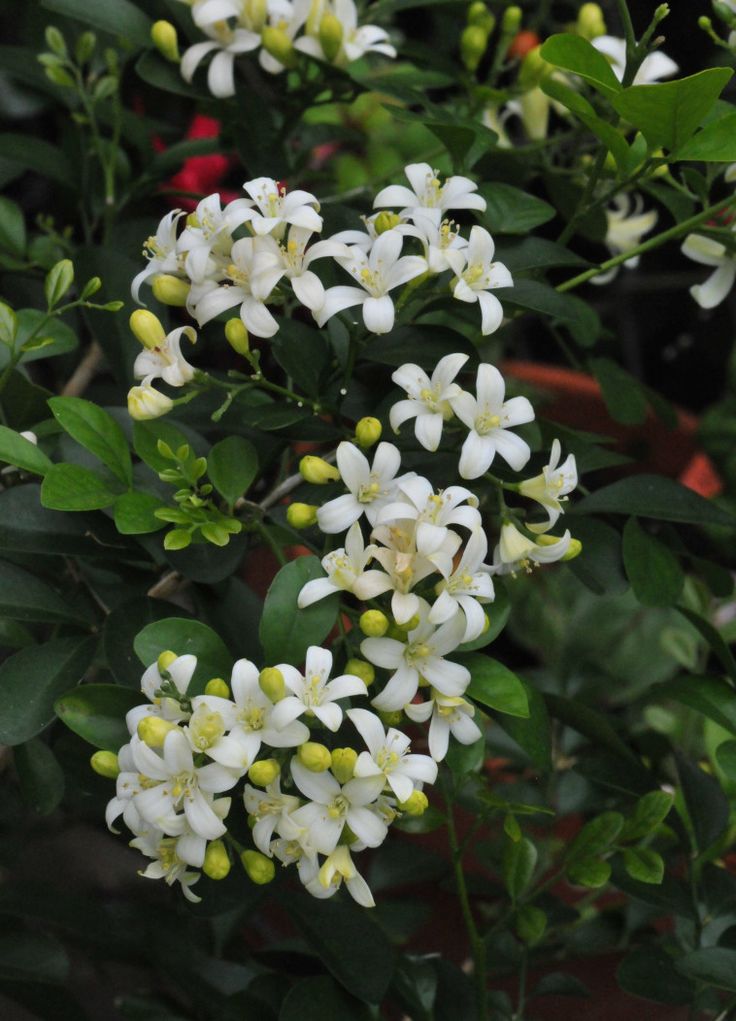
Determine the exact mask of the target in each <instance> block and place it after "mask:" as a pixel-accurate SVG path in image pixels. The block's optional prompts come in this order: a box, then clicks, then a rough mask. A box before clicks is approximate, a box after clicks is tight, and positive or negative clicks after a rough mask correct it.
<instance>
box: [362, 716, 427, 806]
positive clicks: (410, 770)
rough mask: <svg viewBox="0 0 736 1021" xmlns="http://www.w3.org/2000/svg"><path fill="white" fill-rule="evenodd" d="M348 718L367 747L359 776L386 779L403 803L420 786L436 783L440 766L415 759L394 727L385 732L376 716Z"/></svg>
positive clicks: (423, 758)
mask: <svg viewBox="0 0 736 1021" xmlns="http://www.w3.org/2000/svg"><path fill="white" fill-rule="evenodd" d="M347 715H348V716H349V717H350V720H351V722H352V723H353V725H354V726H355V729H356V730H357V731H358V733H359V734H360V736H361V737H362V738H363V740H364V741H365V743H366V746H367V748H368V751H367V752H361V753H360V755H359V756H358V760H357V762H356V763H355V775H356V776H359V777H360V776H363V777H368V776H382V777H384V779H385V781H386V783H387V784H388V786H389V787H390V788H391V790H392V791H393V792H394V794H395V795H396V797H397V798H398V799H399V801H408V800H409V798H410V797H411V795H412V794H413V792H414V788H415V786H416V785H417V784H424V783H434V782H435V780H436V779H437V765H436V763H434V762H433V761H432V759H430V757H429V756H428V755H412V754H410V752H409V747H410V744H411V742H410V740H409V738H408V737H407V735H406V734H404V733H402V732H401V731H400V730H396V729H395V728H394V727H389V729H388V731H384V729H383V724H382V723H381V721H380V720H379V718H378V717H377V716H376V715H375V713H371V712H369V711H368V710H367V709H348V712H347Z"/></svg>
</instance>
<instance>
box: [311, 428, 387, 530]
mask: <svg viewBox="0 0 736 1021" xmlns="http://www.w3.org/2000/svg"><path fill="white" fill-rule="evenodd" d="M336 460H337V467H338V469H339V471H340V476H341V478H342V481H343V482H344V483H345V485H346V486H347V488H348V489H349V490H350V492H349V493H346V494H345V495H344V496H338V497H337V498H336V499H335V500H330V501H329V502H328V503H326V504H323V506H322V507H320V508H319V510H318V511H317V523H318V524H319V527H320V528H321V530H322V531H323V532H327V533H328V534H332V535H334V534H335V533H337V532H344V531H346V530H347V529H348V528H350V526H351V525H352V524H353V523H354V522H356V521H357V520H358V519H359V518H360V516H361V515H362V514H363V513H365V516H366V517H367V518H368V521H369V522H370V523H371V524H372V525H374V524H375V523H376V520H377V518H378V514H379V512H380V510H381V508H382V507H383V506H384V505H385V504H386V503H388V502H389V500H392V499H393V498H394V495H395V493H396V484H397V481H398V480H397V479H396V473H397V472H398V470H399V468H400V467H401V454H400V453H399V451H398V449H397V448H396V447H395V446H394V445H393V444H392V443H379V444H378V446H377V447H376V453H375V456H374V458H373V465H372V466H371V465H370V464H369V463H368V459H367V457H366V456H365V454H363V453H362V452H361V451H360V450H358V448H357V447H356V446H355V444H353V443H347V442H346V441H343V442H342V443H341V444H340V445H339V446H338V448H337V458H336Z"/></svg>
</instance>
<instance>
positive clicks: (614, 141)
mask: <svg viewBox="0 0 736 1021" xmlns="http://www.w3.org/2000/svg"><path fill="white" fill-rule="evenodd" d="M540 88H541V89H542V91H543V92H544V93H546V95H548V96H549V97H550V98H551V99H554V100H555V101H556V102H558V103H562V105H563V106H565V107H567V109H568V110H570V111H571V112H572V113H574V114H575V116H576V117H577V118H578V120H580V121H582V122H583V124H584V125H585V126H586V127H587V128H588V130H589V131H592V133H593V134H594V135H595V136H596V138H598V139H600V141H601V142H603V144H604V145H605V147H606V149H607V150H608V151H609V152H610V153H611V154H612V155H613V158H614V159H615V160H616V166H617V167H618V169H619V171H620V172H621V173H622V174H624V173H626V171H627V169H628V165H629V159H630V155H631V154H630V150H629V147H628V145H627V144H626V139H625V138H624V136H623V135H622V134H621V132H620V131H618V130H617V129H616V128H615V127H614V126H613V125H612V124H610V123H609V122H608V121H604V120H603V119H602V118H601V117H599V116H598V115H597V113H596V112H595V109H594V108H593V106H592V105H591V104H590V103H589V102H588V100H587V99H585V97H584V96H582V95H581V94H580V93H579V92H576V91H575V89H571V88H570V87H569V86H568V85H564V84H563V83H562V82H560V81H558V80H557V79H556V78H545V79H543V80H542V81H541V82H540Z"/></svg>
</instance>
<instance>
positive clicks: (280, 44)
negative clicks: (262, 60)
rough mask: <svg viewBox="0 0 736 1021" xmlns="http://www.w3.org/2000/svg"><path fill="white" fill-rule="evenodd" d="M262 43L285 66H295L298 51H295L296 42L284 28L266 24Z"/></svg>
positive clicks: (262, 33) (262, 32) (267, 51)
mask: <svg viewBox="0 0 736 1021" xmlns="http://www.w3.org/2000/svg"><path fill="white" fill-rule="evenodd" d="M261 43H262V44H263V48H264V50H265V51H266V53H270V54H271V56H272V57H274V59H276V60H278V61H279V63H281V64H283V65H284V67H294V66H295V64H296V53H295V51H294V44H293V43H292V41H291V39H290V38H289V35H288V33H287V32H285V31H284V29H283V28H275V27H274V26H273V25H265V26H264V27H263V29H262V30H261Z"/></svg>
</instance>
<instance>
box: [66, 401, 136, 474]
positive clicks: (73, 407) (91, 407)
mask: <svg viewBox="0 0 736 1021" xmlns="http://www.w3.org/2000/svg"><path fill="white" fill-rule="evenodd" d="M49 407H50V408H51V411H52V413H53V415H54V418H55V419H56V421H57V422H58V423H59V425H60V426H61V427H62V429H64V431H65V432H68V433H69V435H70V436H71V437H72V438H73V439H75V440H76V441H77V443H81V444H82V446H83V447H85V448H86V449H87V450H89V451H90V453H92V454H94V455H95V457H97V458H99V460H100V461H102V463H103V464H104V465H106V466H107V467H108V468H109V469H110V471H111V472H112V473H113V474H114V475H116V476H117V477H118V478H119V479H120V481H121V482H123V483H125V484H126V485H127V486H130V485H132V482H133V465H132V462H131V460H130V451H129V450H128V441H127V440H126V438H125V433H124V432H123V430H122V429H121V428H120V426H119V425H118V423H117V422H116V421H115V419H114V418H113V417H112V415H109V414H108V413H107V412H106V411H105V410H104V409H103V408H101V407H99V405H97V404H93V403H92V401H86V400H84V399H83V398H82V397H52V398H51V399H50V400H49Z"/></svg>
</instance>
